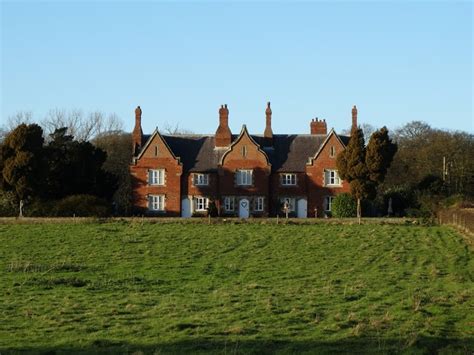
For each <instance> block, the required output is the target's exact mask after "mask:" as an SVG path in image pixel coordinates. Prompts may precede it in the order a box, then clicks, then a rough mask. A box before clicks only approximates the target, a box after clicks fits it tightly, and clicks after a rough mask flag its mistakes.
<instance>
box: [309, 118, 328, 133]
mask: <svg viewBox="0 0 474 355" xmlns="http://www.w3.org/2000/svg"><path fill="white" fill-rule="evenodd" d="M311 134H324V135H326V134H328V127H327V125H326V120H319V119H318V118H317V117H316V118H313V119H312V120H311Z"/></svg>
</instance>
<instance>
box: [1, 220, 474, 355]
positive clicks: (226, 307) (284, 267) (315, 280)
mask: <svg viewBox="0 0 474 355" xmlns="http://www.w3.org/2000/svg"><path fill="white" fill-rule="evenodd" d="M0 243H1V244H0V245H1V247H0V270H1V273H0V353H2V354H3V353H5V352H7V353H8V352H9V351H11V352H16V351H17V350H27V351H32V352H48V351H52V352H54V351H55V352H56V353H69V352H71V351H74V352H81V351H83V352H125V353H134V352H135V353H138V354H140V352H143V353H157V354H163V353H183V352H188V353H196V352H202V353H207V352H215V353H222V354H224V353H225V354H228V353H229V354H233V353H261V352H282V353H301V352H308V353H335V352H342V353H356V352H374V353H384V352H390V353H392V352H409V353H433V352H436V351H439V352H440V353H446V354H450V353H453V352H457V353H461V354H462V353H470V352H472V351H474V302H473V296H474V288H473V279H474V258H473V253H472V250H470V249H469V248H468V247H467V246H466V244H465V242H464V240H463V238H462V237H461V236H460V235H458V234H457V233H455V232H454V231H452V230H451V229H448V228H446V227H422V226H402V225H400V226H393V225H390V226H389V225H362V226H359V225H326V224H316V225H260V224H238V225H233V224H219V225H205V224H179V223H168V224H153V223H146V222H145V223H139V222H113V223H103V224H99V223H95V224H94V223H90V224H88V223H79V224H73V223H70V224H35V225H32V224H29V225H20V224H11V225H0Z"/></svg>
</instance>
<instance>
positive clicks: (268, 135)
mask: <svg viewBox="0 0 474 355" xmlns="http://www.w3.org/2000/svg"><path fill="white" fill-rule="evenodd" d="M265 117H266V119H265V131H264V132H263V144H264V146H265V147H272V146H273V130H272V109H271V108H270V101H268V102H267V109H266V110H265Z"/></svg>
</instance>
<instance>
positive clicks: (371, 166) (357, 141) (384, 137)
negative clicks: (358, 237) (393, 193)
mask: <svg viewBox="0 0 474 355" xmlns="http://www.w3.org/2000/svg"><path fill="white" fill-rule="evenodd" d="M396 150H397V147H396V145H395V144H394V143H392V141H391V140H390V138H389V137H388V130H387V128H386V127H383V128H382V129H380V130H378V131H376V132H374V133H373V134H372V136H371V138H370V141H369V145H368V146H367V148H366V147H365V141H364V133H363V132H362V130H361V129H360V128H357V129H354V130H353V131H352V133H351V138H350V140H349V144H348V145H347V147H346V149H345V150H344V151H343V152H342V153H340V154H339V155H338V157H337V168H338V170H339V175H340V177H341V178H342V179H344V180H346V181H347V182H349V184H350V187H351V194H352V195H353V196H354V197H355V198H356V200H357V217H358V218H359V223H360V218H361V215H362V213H361V212H362V211H361V200H363V199H373V198H374V197H375V193H376V188H377V185H378V184H380V183H381V182H383V179H384V178H385V174H386V173H387V169H388V167H389V166H390V163H391V162H392V159H393V156H394V154H395V152H396Z"/></svg>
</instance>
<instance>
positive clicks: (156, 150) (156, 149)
mask: <svg viewBox="0 0 474 355" xmlns="http://www.w3.org/2000/svg"><path fill="white" fill-rule="evenodd" d="M157 156H158V146H157V145H155V157H157Z"/></svg>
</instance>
